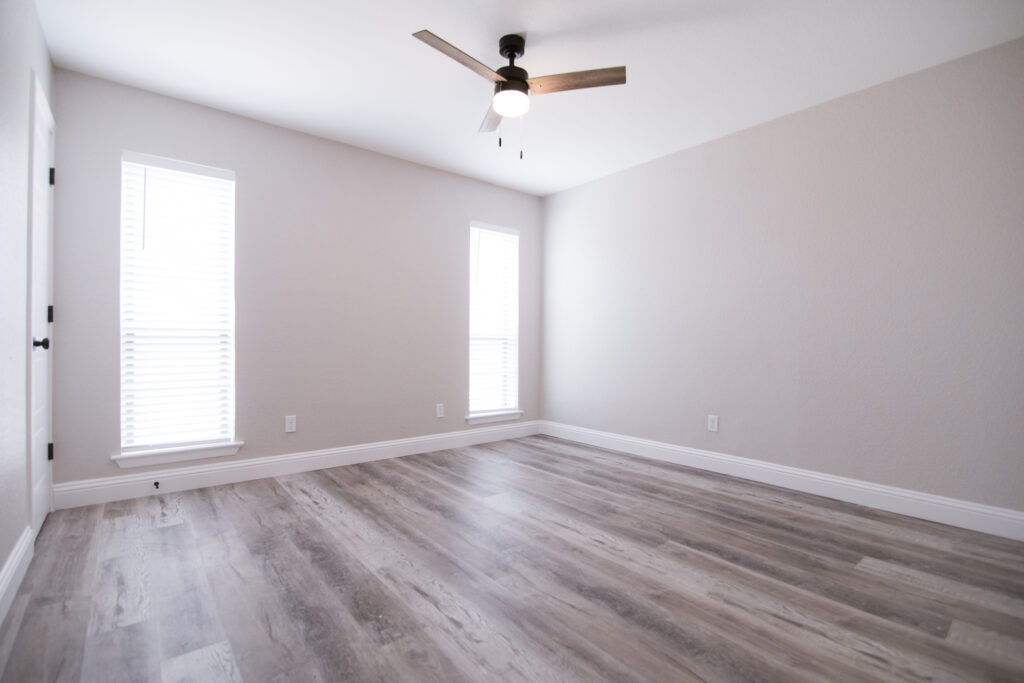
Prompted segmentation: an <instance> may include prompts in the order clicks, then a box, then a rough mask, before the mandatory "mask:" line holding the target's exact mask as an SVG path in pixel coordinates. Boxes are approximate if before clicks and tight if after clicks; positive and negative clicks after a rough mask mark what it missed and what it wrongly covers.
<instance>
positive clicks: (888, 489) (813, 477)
mask: <svg viewBox="0 0 1024 683" xmlns="http://www.w3.org/2000/svg"><path fill="white" fill-rule="evenodd" d="M540 433H541V434H547V435H549V436H556V437H559V438H561V439H568V440H569V441H577V442H579V443H584V444H588V445H591V446H599V447H601V448H608V449H611V450H615V451H621V452H623V453H629V454H632V455H639V456H642V457H645V458H652V459H655V460H664V461H666V462H672V463H676V464H678V465H686V466H688V467H695V468H698V469H702V470H709V471H711V472H718V473H721V474H728V475H731V476H734V477H739V478H741V479H750V480H752V481H757V482H761V483H764V484H773V485H775V486H782V487H784V488H788V489H793V490H795V491H802V492H804V493H813V494H815V495H819V496H825V497H826V498H833V499H835V500H842V501H846V502H848V503H856V504H858V505H865V506H868V507H873V508H877V509H879V510H886V511H888V512H896V513H899V514H901V515H909V516H911V517H917V518H919V519H926V520H929V521H932V522H940V523H942V524H949V525H952V526H957V527H961V528H963V529H971V530H973V531H981V532H984V533H986V534H994V535H996V536H1003V537H1005V538H1012V539H1014V540H1017V541H1024V512H1021V511H1018V510H1010V509H1008V508H1000V507H994V506H991V505H982V504H981V503H971V502H969V501H964V500H958V499H956V498H946V497H944V496H937V495H934V494H930V493H922V492H920V491H913V490H910V489H901V488H897V487H895V486H885V485H883V484H873V483H871V482H867V481H861V480H859V479H849V478H847V477H838V476H835V475H831V474H822V473H821V472H814V471H812V470H804V469H800V468H797V467H788V466H786V465H776V464H773V463H769V462H763V461H760V460H752V459H750V458H741V457H738V456H735V455H726V454H725V453H715V452H713V451H703V450H699V449H697V448H687V447H685V446H676V445H674V444H669V443H663V442H660V441H650V440H648V439H638V438H635V437H632V436H623V435H621V434H612V433H610V432H600V431H597V430H594V429H586V428H584V427H573V426H571V425H565V424H560V423H557V422H549V421H546V420H544V421H541V424H540Z"/></svg>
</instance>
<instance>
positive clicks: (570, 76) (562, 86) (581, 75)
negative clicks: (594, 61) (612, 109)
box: [526, 66, 626, 95]
mask: <svg viewBox="0 0 1024 683" xmlns="http://www.w3.org/2000/svg"><path fill="white" fill-rule="evenodd" d="M526 82H527V84H529V86H530V94H531V95H544V94H545V93H549V92H558V91H560V90H578V89H580V88H597V87H599V86H602V85H621V84H623V83H625V82H626V67H624V66H611V67H608V68H607V69H591V70H589V71H573V72H571V73H567V74H554V75H551V76H538V77H537V78H527V79H526Z"/></svg>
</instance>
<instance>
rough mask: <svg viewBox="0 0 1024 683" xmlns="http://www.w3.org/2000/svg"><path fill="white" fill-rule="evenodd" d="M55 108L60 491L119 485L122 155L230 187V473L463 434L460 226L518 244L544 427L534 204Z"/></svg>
mask: <svg viewBox="0 0 1024 683" xmlns="http://www.w3.org/2000/svg"><path fill="white" fill-rule="evenodd" d="M54 90H55V110H56V118H57V121H58V127H59V134H60V142H59V144H58V146H57V165H58V167H59V168H60V185H59V190H58V192H57V196H56V209H55V210H56V228H55V229H56V237H55V255H54V256H55V271H56V279H55V289H56V293H55V296H56V307H57V310H58V311H59V325H60V337H61V344H60V347H59V349H56V352H55V354H54V362H55V365H56V367H55V382H56V387H55V399H56V403H55V408H54V427H55V440H56V442H57V443H59V444H61V445H62V446H61V454H60V457H58V458H57V460H56V461H55V470H54V472H55V481H57V482H66V481H71V480H78V479H84V478H92V477H102V476H110V475H116V474H121V473H123V472H124V471H123V470H120V469H118V468H117V466H116V465H114V464H113V463H111V461H110V456H111V455H113V454H114V453H116V452H117V450H118V446H119V388H118V377H119V366H118V229H119V215H120V214H119V194H120V157H121V150H122V149H128V150H133V151H137V152H144V153H149V154H156V155H160V156H167V157H172V158H176V159H183V160H187V161H191V162H195V163H200V164H206V165H210V166H217V167H221V168H228V169H232V170H234V171H235V172H236V173H237V178H238V180H237V187H236V198H237V230H236V235H237V237H236V253H237V263H236V298H237V396H238V399H237V406H238V420H237V425H238V427H237V429H238V436H239V437H240V438H241V439H243V440H244V441H245V442H246V445H245V446H244V448H243V449H242V450H241V451H240V452H239V454H238V457H240V458H242V457H259V456H266V455H274V454H281V453H293V452H301V451H308V450H315V449H322V448H332V447H337V446H344V445H349V444H358V443H366V442H373V441H380V440H387V439H396V438H402V437H411V436H420V435H426V434H433V433H440V432H447V431H453V430H461V429H466V428H467V425H466V423H465V420H464V418H465V415H466V405H467V395H466V394H467V374H468V368H467V360H466V358H467V347H468V341H467V336H468V320H467V316H468V312H467V311H468V277H469V276H468V264H469V255H468V254H469V251H468V250H469V224H470V221H472V220H480V221H485V222H488V223H494V224H498V225H504V226H507V227H511V228H516V229H519V230H520V231H521V235H522V238H521V250H522V259H521V264H522V265H521V267H522V274H521V275H522V277H521V282H522V298H521V306H522V311H521V323H522V324H521V334H522V351H521V372H520V386H521V388H520V400H521V403H522V407H523V409H524V410H525V411H526V414H525V416H524V419H535V418H537V417H539V398H540V397H539V383H540V380H539V372H540V360H539V351H540V336H539V323H540V248H541V238H540V234H541V203H540V200H539V199H538V198H536V197H532V196H528V195H523V194H519V193H516V192H512V191H509V190H503V189H499V188H496V187H493V186H490V185H487V184H485V183H481V182H477V181H473V180H469V179H466V178H462V177H459V176H455V175H452V174H449V173H444V172H440V171H436V170H432V169H428V168H425V167H422V166H417V165H415V164H412V163H408V162H405V161H399V160H397V159H393V158H390V157H384V156H381V155H379V154H374V153H371V152H366V151H363V150H359V149H356V148H353V147H349V146H347V145H343V144H338V143H334V142H329V141H326V140H323V139H320V138H315V137H311V136H308V135H303V134H300V133H295V132H291V131H287V130H284V129H281V128H276V127H273V126H269V125H265V124H262V123H258V122H255V121H252V120H248V119H244V118H240V117H238V116H233V115H230V114H225V113H223V112H218V111H215V110H212V109H207V108H204V107H200V106H196V105H192V104H187V103H184V102H181V101H177V100H173V99H169V98H165V97H160V96H157V95H153V94H151V93H147V92H143V91H140V90H137V89H133V88H129V87H125V86H121V85H115V84H113V83H110V82H106V81H102V80H97V79H94V78H90V77H86V76H83V75H80V74H77V73H73V72H68V71H64V70H58V71H57V72H56V79H55V87H54ZM435 403H445V404H446V409H447V411H446V412H447V417H445V418H443V419H440V420H439V419H437V418H435V417H434V404H435ZM286 414H295V415H297V416H298V426H299V429H298V432H297V433H295V434H285V433H284V416H285V415H286ZM186 464H194V463H186ZM135 471H138V470H135Z"/></svg>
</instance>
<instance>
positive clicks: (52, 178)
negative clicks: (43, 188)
mask: <svg viewBox="0 0 1024 683" xmlns="http://www.w3.org/2000/svg"><path fill="white" fill-rule="evenodd" d="M56 176H57V169H55V168H54V167H53V166H51V167H50V184H51V185H53V184H54V182H55V181H56Z"/></svg>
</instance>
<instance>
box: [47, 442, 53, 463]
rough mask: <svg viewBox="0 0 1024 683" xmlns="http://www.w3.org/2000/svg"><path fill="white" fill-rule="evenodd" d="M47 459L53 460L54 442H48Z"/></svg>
mask: <svg viewBox="0 0 1024 683" xmlns="http://www.w3.org/2000/svg"><path fill="white" fill-rule="evenodd" d="M46 459H47V460H53V442H52V441H51V442H50V443H48V444H46Z"/></svg>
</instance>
